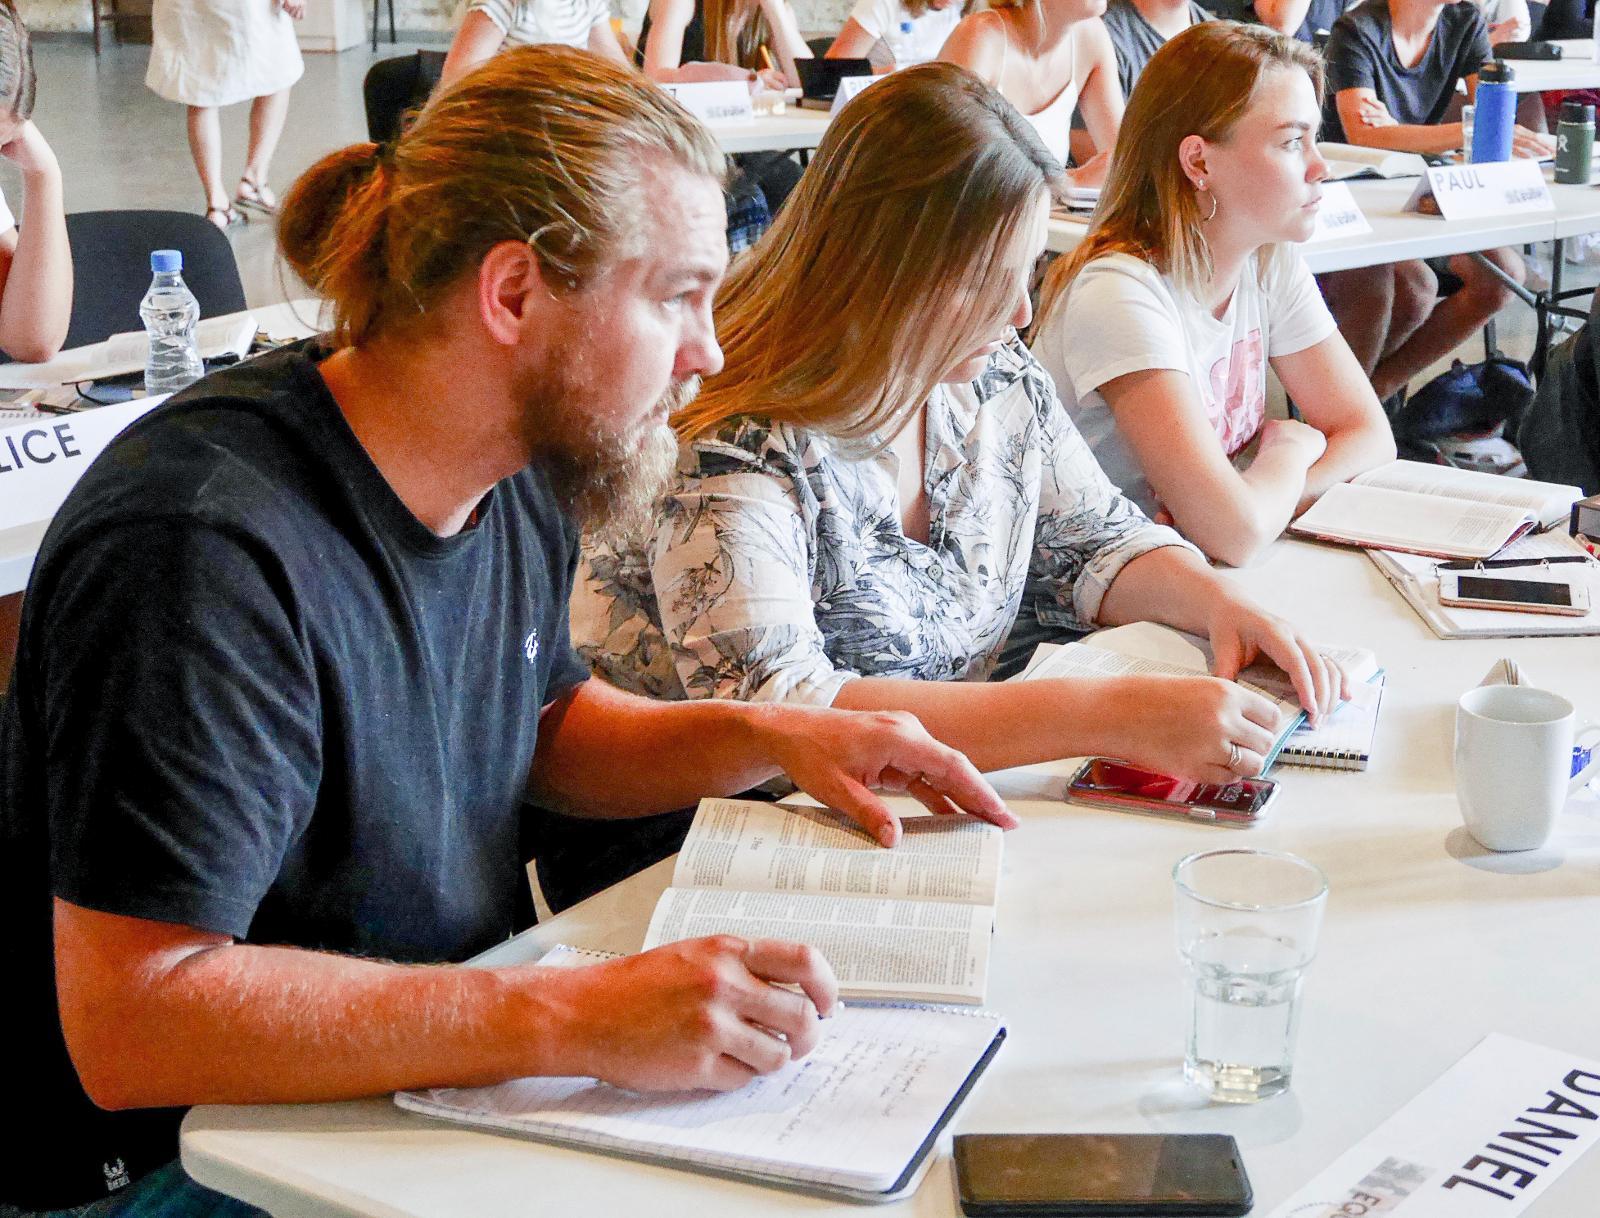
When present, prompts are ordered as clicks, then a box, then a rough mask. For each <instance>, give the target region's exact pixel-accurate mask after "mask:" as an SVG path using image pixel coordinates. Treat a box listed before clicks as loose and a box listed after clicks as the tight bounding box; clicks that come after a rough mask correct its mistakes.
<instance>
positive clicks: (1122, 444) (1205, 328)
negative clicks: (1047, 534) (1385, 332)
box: [1033, 247, 1336, 513]
mask: <svg viewBox="0 0 1600 1218" xmlns="http://www.w3.org/2000/svg"><path fill="white" fill-rule="evenodd" d="M1335 329H1336V326H1335V324H1334V320H1333V315H1332V314H1331V313H1329V312H1328V306H1327V305H1326V304H1324V303H1323V300H1322V294H1321V293H1320V292H1319V291H1318V290H1317V283H1316V280H1315V279H1313V278H1312V276H1311V272H1310V271H1308V270H1307V269H1306V264H1305V262H1304V260H1302V259H1301V257H1300V253H1299V251H1298V250H1296V249H1294V248H1292V247H1290V248H1284V249H1282V250H1281V251H1280V252H1279V254H1278V255H1277V256H1276V257H1274V258H1268V259H1263V260H1262V262H1261V263H1258V262H1257V256H1256V255H1252V256H1251V259H1250V261H1249V262H1247V263H1246V264H1245V268H1244V271H1243V272H1242V273H1241V274H1240V276H1239V286H1238V288H1237V289H1236V290H1235V291H1234V293H1233V299H1232V300H1231V301H1229V302H1228V307H1227V309H1226V311H1224V313H1223V314H1222V316H1221V317H1220V318H1218V317H1213V316H1212V315H1211V312H1210V310H1209V309H1207V308H1205V307H1204V306H1203V305H1201V304H1200V303H1199V302H1197V301H1196V300H1194V298H1193V297H1191V296H1190V295H1189V294H1188V293H1186V292H1184V291H1182V290H1181V289H1179V288H1178V287H1177V286H1176V285H1174V284H1173V283H1172V282H1171V281H1170V280H1169V279H1168V278H1167V277H1166V276H1165V275H1163V274H1161V273H1160V272H1159V271H1157V270H1156V269H1155V267H1153V266H1151V265H1150V264H1149V263H1148V262H1145V261H1144V260H1143V259H1140V258H1135V257H1133V256H1132V255H1131V254H1108V255H1107V256H1106V257H1104V258H1096V259H1095V260H1094V261H1093V262H1091V263H1089V265H1088V266H1086V267H1084V268H1083V270H1081V271H1079V272H1078V275H1077V278H1075V279H1074V280H1073V281H1072V285H1071V287H1070V288H1069V290H1068V296H1067V299H1066V301H1065V302H1064V304H1063V306H1062V307H1061V308H1059V309H1057V310H1055V312H1054V314H1053V315H1052V316H1051V317H1050V318H1049V319H1048V320H1047V321H1046V323H1045V324H1044V325H1043V326H1042V327H1041V329H1040V332H1039V333H1037V334H1035V335H1034V338H1033V354H1034V356H1035V357H1036V358H1037V359H1038V360H1039V362H1040V363H1041V364H1043V365H1044V367H1045V368H1046V369H1047V370H1048V371H1049V373H1050V375H1051V376H1052V377H1054V378H1055V382H1056V391H1057V392H1058V393H1059V394H1060V395H1061V401H1062V403H1063V404H1064V405H1065V406H1066V407H1067V410H1068V411H1069V412H1070V413H1071V415H1072V417H1073V420H1074V421H1075V422H1076V423H1077V425H1078V430H1079V431H1081V432H1082V433H1083V437H1084V439H1085V440H1087V441H1088V442H1089V447H1090V448H1091V449H1092V450H1093V452H1094V455H1095V459H1096V460H1098V461H1099V462H1100V467H1101V468H1102V469H1104V470H1105V472H1106V476H1107V477H1109V478H1110V479H1111V481H1112V482H1113V483H1114V484H1115V485H1117V486H1118V487H1120V488H1121V490H1122V493H1123V494H1125V495H1127V496H1128V497H1129V498H1130V499H1132V500H1133V501H1134V502H1136V503H1137V504H1138V505H1139V506H1140V507H1142V508H1143V509H1144V510H1145V511H1146V512H1149V513H1154V512H1155V511H1156V509H1157V508H1158V507H1159V504H1157V503H1156V501H1155V496H1154V494H1153V493H1152V492H1151V490H1150V484H1149V483H1148V482H1147V481H1146V480H1145V476H1144V471H1143V470H1142V469H1141V467H1140V465H1139V460H1138V458H1137V457H1136V456H1135V455H1134V453H1133V451H1132V450H1131V449H1129V447H1128V445H1127V442H1126V441H1125V440H1124V439H1123V437H1122V434H1121V433H1120V432H1119V431H1118V430H1117V425H1116V419H1115V418H1114V417H1113V415H1112V412H1111V408H1110V407H1109V406H1107V405H1106V401H1105V399H1104V398H1103V397H1101V396H1100V393H1099V390H1100V386H1102V385H1104V384H1106V382H1108V381H1113V380H1115V379H1116V378H1117V377H1119V376H1127V375H1128V374H1129V373H1132V372H1144V371H1148V370H1150V369H1154V368H1169V369H1174V370H1176V371H1179V372H1187V373H1188V374H1189V379H1190V381H1191V382H1192V383H1193V384H1194V387H1195V391H1196V393H1197V394H1198V395H1199V398H1200V403H1201V405H1202V406H1203V407H1204V409H1205V412H1206V417H1207V418H1208V419H1209V420H1210V421H1211V427H1212V430H1214V431H1215V432H1216V433H1217V440H1218V441H1219V442H1220V443H1221V445H1222V449H1223V451H1224V452H1225V453H1227V454H1228V456H1229V458H1230V459H1236V458H1237V457H1238V455H1239V454H1240V452H1241V451H1242V450H1243V449H1244V447H1245V446H1246V445H1247V444H1249V443H1250V441H1251V440H1252V439H1254V438H1255V435H1256V433H1257V432H1258V431H1260V430H1261V425H1262V423H1263V422H1265V421H1266V411H1267V361H1268V360H1271V359H1276V358H1277V357H1279V356H1282V355H1293V354H1294V353H1295V352H1296V351H1304V350H1305V349H1306V348H1307V347H1314V346H1316V345H1317V344H1318V343H1320V342H1321V341H1322V340H1323V339H1325V338H1327V337H1328V336H1329V335H1330V334H1332V333H1333V332H1334V330H1335Z"/></svg>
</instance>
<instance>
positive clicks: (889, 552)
mask: <svg viewBox="0 0 1600 1218" xmlns="http://www.w3.org/2000/svg"><path fill="white" fill-rule="evenodd" d="M926 426H927V444H926V445H925V460H926V466H925V469H924V476H923V484H924V486H925V488H926V491H927V498H928V509H929V522H930V527H929V535H928V542H927V544H925V545H924V544H923V543H921V542H919V541H916V540H913V539H911V538H908V537H907V536H906V534H905V531H904V529H903V528H902V527H901V522H900V506H899V496H898V492H897V489H896V487H897V476H898V471H899V467H898V462H897V460H896V458H895V456H894V455H893V454H892V453H889V452H883V453H880V454H878V455H876V456H871V455H867V456H861V455H858V454H856V453H853V452H852V451H851V450H850V449H849V448H848V447H847V446H843V445H841V444H840V443H839V442H836V441H833V440H831V439H829V438H828V437H826V436H821V435H818V434H817V433H815V432H812V431H808V430H806V429H803V428H800V427H796V426H793V425H790V424H772V423H769V422H767V421H765V420H762V419H757V418H742V419H735V420H731V421H729V422H728V423H727V424H725V425H724V426H723V427H722V428H721V429H720V430H719V431H717V432H716V433H715V434H714V435H711V436H708V437H703V438H701V439H700V440H697V441H695V443H694V444H692V445H691V446H689V447H688V448H687V449H686V450H685V452H684V454H683V457H682V460H681V461H680V464H679V470H678V478H677V482H676V485H675V487H674V490H673V493H672V494H671V495H670V496H669V497H668V499H667V501H666V504H665V507H664V508H663V511H662V514H661V518H660V520H659V523H658V525H657V528H656V531H655V536H654V537H653V538H651V539H648V540H644V541H641V542H640V543H639V544H638V545H635V546H628V545H620V546H619V545H616V544H606V545H602V544H600V543H598V542H596V541H594V540H593V539H591V540H590V541H589V542H587V543H586V546H585V552H584V559H583V563H582V569H581V570H580V571H579V573H578V586H577V588H576V589H575V593H574V599H573V603H572V636H573V642H574V644H575V645H576V646H577V648H578V651H579V653H580V654H581V655H582V656H583V657H584V658H585V659H586V660H588V661H589V662H590V664H591V665H592V666H593V667H594V668H595V670H596V671H597V672H598V673H600V674H601V675H602V676H605V677H606V678H608V679H609V680H611V681H613V682H614V683H616V684H618V685H621V686H622V687H624V688H626V689H632V690H634V691H636V692H639V693H643V694H647V695H650V696H652V697H660V698H682V697H684V696H688V697H693V698H703V697H721V698H739V699H745V700H751V701H800V702H808V703H814V704H818V705H827V704H830V703H832V701H833V699H834V697H835V696H836V695H837V694H838V692H839V688H840V687H841V686H842V685H843V684H844V683H845V682H846V681H849V680H851V679H853V678H855V677H859V676H889V677H913V678H918V679H921V680H930V681H946V680H982V679H984V678H986V677H988V676H989V674H990V673H991V672H992V671H993V669H994V667H995V665H996V663H997V662H998V660H999V659H1000V656H1001V651H1002V648H1003V646H1004V644H1005V642H1006V638H1007V636H1008V634H1009V633H1010V632H1011V628H1012V624H1013V622H1015V621H1016V619H1017V617H1018V614H1019V613H1022V614H1025V615H1029V616H1031V617H1032V618H1034V619H1036V621H1037V622H1038V623H1040V624H1042V625H1044V626H1047V627H1053V628H1056V629H1058V630H1060V631H1061V632H1076V631H1083V630H1087V629H1090V628H1092V626H1093V624H1094V621H1095V617H1096V614H1097V613H1098V611H1099V608H1100V601H1101V598H1102V597H1103V596H1104V595H1105V591H1106V589H1107V588H1108V587H1110V585H1111V582H1112V581H1113V580H1114V579H1115V578H1116V577H1117V574H1118V572H1120V571H1121V570H1122V568H1123V567H1124V566H1125V565H1126V564H1127V563H1128V562H1130V561H1131V560H1133V559H1135V558H1137V557H1138V556H1139V555H1141V554H1144V553H1147V552H1148V551H1150V550H1153V549H1157V548H1159V547H1162V546H1171V545H1185V544H1186V543H1184V542H1183V541H1182V540H1181V539H1180V538H1179V537H1178V535H1177V534H1176V533H1174V532H1173V531H1172V530H1170V529H1166V528H1161V527H1158V526H1157V525H1154V524H1152V523H1151V522H1150V521H1149V520H1148V519H1147V518H1146V517H1145V516H1144V515H1143V514H1142V513H1141V512H1140V511H1139V509H1138V508H1137V507H1135V506H1134V505H1133V504H1132V503H1131V502H1130V501H1128V500H1127V499H1125V498H1123V497H1122V495H1121V494H1120V493H1119V492H1118V491H1117V489H1116V488H1115V487H1113V486H1112V485H1111V483H1110V482H1108V481H1107V480H1106V477H1105V475H1104V474H1103V473H1101V471H1100V467H1099V466H1098V465H1096V464H1095V461H1094V458H1093V456H1091V455H1090V452H1089V449H1088V446H1087V445H1086V444H1085V443H1084V441H1083V438H1082V437H1081V436H1080V435H1079V434H1078V431H1077V429H1076V428H1075V427H1074V426H1073V424H1072V422H1071V420H1070V419H1069V418H1068V417H1067V414H1066V411H1065V410H1064V409H1063V408H1062V406H1061V403H1060V401H1059V400H1058V399H1057V398H1056V394H1055V388H1054V386H1053V385H1052V384H1051V382H1050V378H1049V377H1048V376H1047V375H1046V374H1045V373H1044V371H1043V370H1042V369H1041V368H1040V367H1039V365H1038V364H1037V363H1035V362H1034V359H1033V357H1032V356H1031V355H1030V354H1029V353H1028V351H1027V349H1026V348H1025V347H1024V346H1023V345H1022V344H1021V343H1020V342H1012V343H1010V344H1008V345H1007V346H1006V347H1004V348H1002V349H1001V350H1000V351H999V352H997V353H996V354H995V355H994V357H993V358H992V359H991V360H990V362H989V365H988V367H987V368H986V369H985V371H984V373H983V375H982V376H981V377H979V379H978V380H977V381H975V382H973V383H972V384H971V385H961V386H948V385H947V386H941V387H939V389H938V390H936V391H935V393H934V395H933V396H932V397H931V398H930V399H929V402H928V413H927V424H926ZM1035 633H1037V631H1035Z"/></svg>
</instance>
